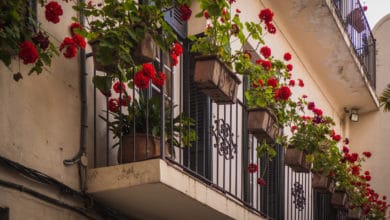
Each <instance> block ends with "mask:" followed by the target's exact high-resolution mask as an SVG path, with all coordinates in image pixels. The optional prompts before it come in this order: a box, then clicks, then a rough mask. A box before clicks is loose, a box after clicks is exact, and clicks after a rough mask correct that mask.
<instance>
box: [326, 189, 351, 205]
mask: <svg viewBox="0 0 390 220" xmlns="http://www.w3.org/2000/svg"><path fill="white" fill-rule="evenodd" d="M347 202H348V195H347V193H346V192H343V191H336V192H334V193H333V194H332V198H331V200H330V203H331V204H332V205H333V206H334V207H336V208H343V209H346V208H347V205H348V204H347Z"/></svg>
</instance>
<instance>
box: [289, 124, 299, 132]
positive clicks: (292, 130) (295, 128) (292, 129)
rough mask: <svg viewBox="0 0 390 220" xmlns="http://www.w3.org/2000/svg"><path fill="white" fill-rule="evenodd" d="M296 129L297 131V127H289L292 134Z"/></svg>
mask: <svg viewBox="0 0 390 220" xmlns="http://www.w3.org/2000/svg"><path fill="white" fill-rule="evenodd" d="M297 129H298V126H296V125H293V126H291V129H290V130H291V132H292V133H294V132H295V131H296V130H297Z"/></svg>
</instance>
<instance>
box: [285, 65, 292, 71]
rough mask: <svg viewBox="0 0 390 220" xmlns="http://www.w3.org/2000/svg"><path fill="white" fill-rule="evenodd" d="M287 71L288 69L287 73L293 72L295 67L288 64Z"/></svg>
mask: <svg viewBox="0 0 390 220" xmlns="http://www.w3.org/2000/svg"><path fill="white" fill-rule="evenodd" d="M286 69H287V71H289V72H291V71H292V70H293V65H292V64H287V66H286Z"/></svg>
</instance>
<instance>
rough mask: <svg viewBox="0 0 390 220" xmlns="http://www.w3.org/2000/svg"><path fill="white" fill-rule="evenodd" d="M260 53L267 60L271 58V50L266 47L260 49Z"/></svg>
mask: <svg viewBox="0 0 390 220" xmlns="http://www.w3.org/2000/svg"><path fill="white" fill-rule="evenodd" d="M260 53H261V54H262V55H263V57H264V58H268V57H270V56H271V49H270V48H269V47H267V46H264V47H262V48H261V49H260Z"/></svg>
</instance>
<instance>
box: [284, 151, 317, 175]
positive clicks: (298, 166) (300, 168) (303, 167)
mask: <svg viewBox="0 0 390 220" xmlns="http://www.w3.org/2000/svg"><path fill="white" fill-rule="evenodd" d="M284 163H285V164H286V165H287V166H289V167H291V169H293V170H294V171H295V172H298V173H309V172H310V168H311V163H310V162H308V161H306V153H305V152H304V151H302V150H299V149H296V148H292V147H289V148H287V150H286V153H285V155H284Z"/></svg>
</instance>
